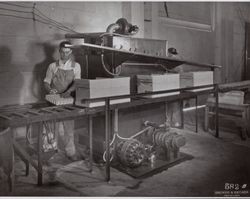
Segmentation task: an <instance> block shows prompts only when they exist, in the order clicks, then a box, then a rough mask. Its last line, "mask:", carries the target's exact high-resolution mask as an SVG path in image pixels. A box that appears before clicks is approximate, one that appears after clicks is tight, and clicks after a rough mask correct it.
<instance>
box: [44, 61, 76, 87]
mask: <svg viewBox="0 0 250 199" xmlns="http://www.w3.org/2000/svg"><path fill="white" fill-rule="evenodd" d="M74 63H75V64H74V67H72V60H68V61H67V62H65V64H64V63H63V62H62V60H59V65H57V63H56V62H53V63H51V64H50V65H49V67H48V69H47V73H46V77H45V79H44V82H47V83H48V84H51V81H52V78H53V77H54V75H55V74H56V72H57V70H58V69H59V68H60V69H62V70H73V72H74V79H81V66H80V64H79V63H77V62H74Z"/></svg>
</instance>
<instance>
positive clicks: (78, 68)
mask: <svg viewBox="0 0 250 199" xmlns="http://www.w3.org/2000/svg"><path fill="white" fill-rule="evenodd" d="M74 72H75V79H81V66H80V64H78V63H76V64H75V70H74Z"/></svg>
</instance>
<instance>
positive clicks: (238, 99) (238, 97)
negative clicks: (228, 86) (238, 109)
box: [219, 91, 244, 105]
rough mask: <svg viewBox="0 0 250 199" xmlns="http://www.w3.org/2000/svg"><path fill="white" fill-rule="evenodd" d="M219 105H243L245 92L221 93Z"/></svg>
mask: <svg viewBox="0 0 250 199" xmlns="http://www.w3.org/2000/svg"><path fill="white" fill-rule="evenodd" d="M219 103H223V104H233V105H243V104H244V92H243V91H230V92H226V93H219Z"/></svg>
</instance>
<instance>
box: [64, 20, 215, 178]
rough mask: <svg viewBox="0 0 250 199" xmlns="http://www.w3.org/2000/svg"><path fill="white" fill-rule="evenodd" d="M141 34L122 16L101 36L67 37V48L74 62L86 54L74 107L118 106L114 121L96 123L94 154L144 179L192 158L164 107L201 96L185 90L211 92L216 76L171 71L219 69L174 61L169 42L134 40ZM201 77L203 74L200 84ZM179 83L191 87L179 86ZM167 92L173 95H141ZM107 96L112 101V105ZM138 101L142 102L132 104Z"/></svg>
mask: <svg viewBox="0 0 250 199" xmlns="http://www.w3.org/2000/svg"><path fill="white" fill-rule="evenodd" d="M138 31H139V28H138V27H137V26H135V25H132V24H129V23H128V22H127V21H126V19H123V18H121V19H119V20H117V22H116V23H114V24H111V25H110V26H109V27H108V28H107V30H106V32H103V33H86V34H85V33H83V34H66V38H67V39H71V41H72V43H73V45H69V47H72V48H75V52H76V54H75V55H76V59H79V60H82V58H83V54H84V58H85V62H84V64H83V65H84V66H85V68H84V70H83V71H84V72H85V74H83V75H85V77H86V79H81V80H78V81H76V99H75V104H76V105H77V106H80V107H88V108H91V107H98V106H104V105H105V104H106V106H107V105H108V107H109V105H110V106H113V107H116V108H113V109H112V111H111V112H112V114H111V116H110V117H111V118H110V120H111V121H107V120H106V123H105V118H104V117H103V116H98V117H95V118H94V119H93V124H94V125H93V143H94V144H93V145H94V147H93V150H94V152H95V154H96V156H98V157H102V158H101V159H103V160H104V161H105V162H106V161H107V160H108V162H109V161H111V163H112V164H111V165H112V166H114V167H116V168H118V169H119V170H121V171H123V172H125V173H127V174H129V175H131V176H133V177H142V176H145V175H147V174H150V173H152V172H155V171H157V170H161V169H162V168H166V167H168V166H170V165H172V164H175V163H177V162H180V161H181V160H184V159H185V158H187V157H190V156H187V155H185V154H183V153H180V151H179V149H180V148H181V147H182V146H184V145H185V142H186V140H185V137H184V136H183V135H181V134H178V133H176V130H174V129H173V128H171V126H170V123H169V119H168V118H167V116H166V115H167V113H166V112H167V110H166V106H167V105H166V103H168V102H173V101H181V100H183V99H188V98H195V97H196V96H197V93H198V92H185V93H183V91H184V90H185V89H184V88H182V87H187V86H189V87H190V88H191V87H195V86H203V87H202V88H200V89H201V90H200V91H204V89H205V90H206V89H208V90H206V92H211V91H212V90H213V72H209V74H206V75H208V76H209V77H210V78H208V80H207V81H206V78H205V79H204V78H203V77H204V76H202V74H199V75H196V76H195V75H193V74H191V76H192V77H190V76H188V75H180V74H178V73H176V72H174V70H173V69H174V68H175V67H176V66H179V65H182V64H187V65H194V66H198V67H202V68H207V69H209V70H212V71H213V69H215V68H219V66H216V65H210V64H202V63H195V62H190V61H185V60H180V59H176V58H170V57H168V43H167V41H166V40H155V39H142V38H135V37H131V36H132V35H135V34H136V33H137V32H138ZM83 51H84V53H82V52H83ZM84 72H83V73H84ZM198 76H202V81H201V80H200V81H199V80H198V79H199V78H197V77H198ZM180 79H183V81H182V82H184V83H185V84H186V83H187V82H189V84H188V85H184V86H182V85H180V84H181V81H180ZM200 79H201V78H200ZM182 89H183V90H182ZM166 90H169V91H170V92H167V93H164V92H162V93H158V94H152V93H151V95H146V96H145V95H143V93H144V94H145V93H149V94H150V92H161V91H166ZM197 91H198V90H197ZM194 93H195V94H194ZM139 94H142V95H140V96H139ZM116 96H121V97H120V98H119V97H118V98H116ZM105 97H111V98H110V100H109V101H108V104H107V100H106V101H105ZM112 97H114V98H112ZM162 97H165V98H162ZM138 100H139V101H141V103H136V104H134V103H135V102H136V101H138ZM146 101H150V102H152V103H150V104H147V103H145V102H146ZM133 104H134V105H133ZM118 118H119V119H118ZM109 123H110V125H111V126H112V127H113V128H112V129H111V128H110V131H111V132H112V133H111V135H112V137H111V138H109V136H108V138H106V140H105V139H104V130H103V129H105V127H106V126H107V124H109ZM78 132H79V133H78V143H80V145H84V144H86V145H87V144H88V143H87V142H85V140H88V139H86V138H87V137H88V135H87V133H85V135H84V133H83V129H80V130H79V131H78ZM103 140H105V141H103ZM108 144H109V147H107V145H108ZM105 146H106V147H105ZM107 148H109V150H108V151H107Z"/></svg>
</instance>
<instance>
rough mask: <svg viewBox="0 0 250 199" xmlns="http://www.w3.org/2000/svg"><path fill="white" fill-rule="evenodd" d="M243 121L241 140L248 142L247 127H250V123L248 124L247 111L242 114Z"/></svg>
mask: <svg viewBox="0 0 250 199" xmlns="http://www.w3.org/2000/svg"><path fill="white" fill-rule="evenodd" d="M242 121H243V124H242V127H241V139H242V140H246V139H247V125H248V122H247V109H245V110H244V111H243V112H242Z"/></svg>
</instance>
